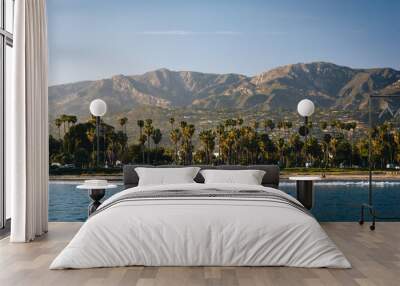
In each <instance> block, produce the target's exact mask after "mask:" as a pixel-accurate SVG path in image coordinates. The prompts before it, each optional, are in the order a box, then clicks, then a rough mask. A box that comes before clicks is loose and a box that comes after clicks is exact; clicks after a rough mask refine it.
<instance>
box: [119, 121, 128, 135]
mask: <svg viewBox="0 0 400 286" xmlns="http://www.w3.org/2000/svg"><path fill="white" fill-rule="evenodd" d="M118 123H119V125H120V126H121V129H122V132H124V133H125V134H126V123H128V118H126V117H122V118H120V119H118Z"/></svg>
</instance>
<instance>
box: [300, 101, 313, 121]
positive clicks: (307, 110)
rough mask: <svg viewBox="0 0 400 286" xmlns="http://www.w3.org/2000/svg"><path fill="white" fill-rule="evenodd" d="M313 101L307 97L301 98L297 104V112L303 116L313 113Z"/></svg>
mask: <svg viewBox="0 0 400 286" xmlns="http://www.w3.org/2000/svg"><path fill="white" fill-rule="evenodd" d="M314 110H315V106H314V103H313V102H312V101H311V100H309V99H303V100H301V101H300V102H299V104H298V105H297V112H298V113H299V114H300V115H301V116H303V117H309V116H311V115H312V114H313V113H314Z"/></svg>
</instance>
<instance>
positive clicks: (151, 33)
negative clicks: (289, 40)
mask: <svg viewBox="0 0 400 286" xmlns="http://www.w3.org/2000/svg"><path fill="white" fill-rule="evenodd" d="M135 34H137V35H144V36H243V35H253V36H280V35H285V34H286V33H284V32H279V31H268V32H247V33H243V32H238V31H227V30H226V31H225V30H218V31H204V32H196V31H190V30H165V31H162V30H160V31H143V32H136V33H135Z"/></svg>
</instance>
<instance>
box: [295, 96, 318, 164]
mask: <svg viewBox="0 0 400 286" xmlns="http://www.w3.org/2000/svg"><path fill="white" fill-rule="evenodd" d="M314 111H315V106H314V103H313V102H312V101H311V100H309V99H303V100H301V101H300V102H299V103H298V104H297V112H298V113H299V114H300V116H302V117H304V125H303V126H300V128H299V133H300V135H301V136H304V144H306V143H307V135H308V133H309V132H310V130H309V128H308V117H310V116H311V115H313V113H314ZM305 150H307V146H306V149H305ZM305 155H306V161H307V151H305ZM306 164H307V162H306Z"/></svg>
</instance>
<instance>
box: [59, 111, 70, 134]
mask: <svg viewBox="0 0 400 286" xmlns="http://www.w3.org/2000/svg"><path fill="white" fill-rule="evenodd" d="M60 119H61V122H62V123H63V129H64V135H65V133H67V131H66V129H65V124H66V123H67V122H68V115H66V114H62V115H61V117H60Z"/></svg>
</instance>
